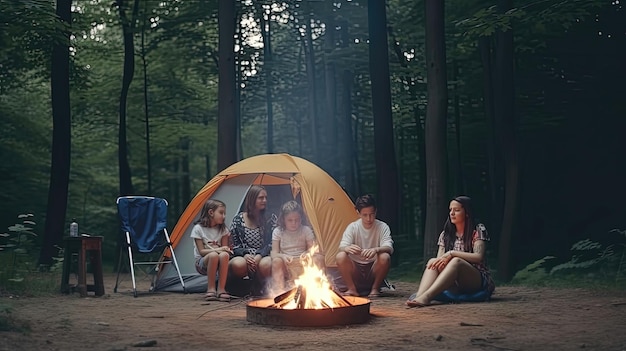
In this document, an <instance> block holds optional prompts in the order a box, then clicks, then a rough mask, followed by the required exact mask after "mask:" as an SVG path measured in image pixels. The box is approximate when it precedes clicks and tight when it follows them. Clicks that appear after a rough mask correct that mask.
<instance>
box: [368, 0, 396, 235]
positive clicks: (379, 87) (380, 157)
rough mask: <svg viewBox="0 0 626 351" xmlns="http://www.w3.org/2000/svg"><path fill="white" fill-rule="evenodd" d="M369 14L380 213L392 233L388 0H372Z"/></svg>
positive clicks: (393, 193)
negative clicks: (386, 0)
mask: <svg viewBox="0 0 626 351" xmlns="http://www.w3.org/2000/svg"><path fill="white" fill-rule="evenodd" d="M367 14H368V16H367V18H368V24H369V36H370V47H369V65H370V69H369V71H370V76H371V79H372V84H371V86H372V113H373V115H374V149H375V150H376V152H375V159H376V170H377V173H378V174H377V187H378V203H379V206H378V208H379V209H378V216H379V218H381V219H382V220H383V221H385V222H387V224H388V225H389V227H390V228H391V230H392V232H393V231H394V230H397V229H398V222H399V221H398V213H399V212H400V193H399V190H398V179H399V177H398V165H397V163H396V152H395V147H394V140H395V138H394V135H393V116H392V114H391V85H390V82H389V54H388V53H389V47H388V44H387V15H386V8H385V1H379V0H369V1H368V9H367Z"/></svg>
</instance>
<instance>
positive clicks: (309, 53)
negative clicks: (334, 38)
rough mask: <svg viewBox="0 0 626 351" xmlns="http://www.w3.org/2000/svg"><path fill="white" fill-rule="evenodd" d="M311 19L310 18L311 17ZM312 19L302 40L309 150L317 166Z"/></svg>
mask: <svg viewBox="0 0 626 351" xmlns="http://www.w3.org/2000/svg"><path fill="white" fill-rule="evenodd" d="M311 17H312V16H311ZM312 23H313V18H308V21H307V24H306V38H305V39H304V40H303V45H304V57H305V60H306V76H307V83H308V84H307V92H308V94H307V95H308V100H309V101H308V110H309V123H310V127H311V129H310V131H311V141H312V143H311V148H312V149H313V154H314V156H313V160H314V163H317V164H319V162H320V160H321V159H322V157H321V155H320V151H319V130H318V124H317V109H316V106H317V92H316V88H315V87H316V82H315V49H313V33H312V30H311V25H312Z"/></svg>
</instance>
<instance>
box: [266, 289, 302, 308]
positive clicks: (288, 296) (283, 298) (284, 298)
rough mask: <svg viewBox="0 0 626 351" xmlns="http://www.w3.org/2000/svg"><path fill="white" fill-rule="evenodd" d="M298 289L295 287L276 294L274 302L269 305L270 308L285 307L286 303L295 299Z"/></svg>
mask: <svg viewBox="0 0 626 351" xmlns="http://www.w3.org/2000/svg"><path fill="white" fill-rule="evenodd" d="M297 291H298V288H293V289H290V290H287V291H285V292H284V293H282V294H280V295H278V296H276V297H275V298H274V303H273V304H271V305H269V306H267V307H268V308H283V307H284V306H285V305H286V304H288V303H290V302H291V301H293V299H294V298H295V297H296V293H297Z"/></svg>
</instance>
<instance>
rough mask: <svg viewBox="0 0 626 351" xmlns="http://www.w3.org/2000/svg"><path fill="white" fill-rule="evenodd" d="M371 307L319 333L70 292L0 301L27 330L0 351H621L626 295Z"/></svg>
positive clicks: (561, 292) (230, 311)
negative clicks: (362, 318)
mask: <svg viewBox="0 0 626 351" xmlns="http://www.w3.org/2000/svg"><path fill="white" fill-rule="evenodd" d="M393 283H394V284H395V286H396V290H395V291H390V292H387V293H386V294H385V296H383V297H380V298H376V299H373V300H371V304H370V318H369V320H368V321H367V322H365V323H363V324H353V325H347V326H333V327H324V328H298V327H277V326H267V325H258V324H254V323H251V322H248V321H247V320H246V306H247V302H249V301H247V300H245V299H243V300H238V301H237V302H230V303H229V302H210V303H209V302H205V301H204V300H203V294H181V293H162V292H157V293H143V294H140V295H139V297H137V298H134V297H133V295H132V292H131V289H130V286H131V284H130V280H125V281H124V282H123V283H122V285H121V287H120V288H119V290H118V292H117V293H113V286H114V284H115V276H107V277H106V278H105V288H106V293H105V295H104V296H102V297H93V296H89V297H85V298H81V297H80V296H79V295H78V294H77V293H75V294H71V295H63V294H59V295H55V296H49V297H19V296H5V297H1V298H0V299H1V301H0V303H1V304H3V305H9V306H11V307H12V312H11V318H13V319H14V320H15V321H16V322H19V323H26V324H27V325H29V326H30V331H29V332H26V333H20V332H0V350H11V351H12V350H110V351H111V350H137V349H139V350H141V349H145V348H148V349H152V350H246V349H254V350H262V349H268V350H269V349H296V348H298V349H304V350H336V349H341V350H386V349H397V350H626V330H625V329H626V293H624V292H611V293H599V292H597V291H590V290H582V289H576V290H572V289H548V288H541V289H537V288H526V287H498V288H497V289H496V293H495V294H494V296H493V300H492V301H490V302H486V303H464V304H446V305H437V306H430V307H426V308H415V309H409V308H407V307H406V306H405V304H404V302H405V301H406V298H407V297H408V296H409V295H410V294H411V293H412V292H413V290H414V289H415V288H416V286H415V284H409V283H403V282H393Z"/></svg>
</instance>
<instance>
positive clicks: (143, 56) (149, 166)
mask: <svg viewBox="0 0 626 351" xmlns="http://www.w3.org/2000/svg"><path fill="white" fill-rule="evenodd" d="M147 3H148V2H147V1H145V2H144V3H143V4H144V6H143V21H142V26H141V67H142V68H143V106H144V112H145V118H146V174H147V176H148V194H152V162H151V161H152V158H151V157H150V114H149V113H148V112H149V111H148V63H147V62H146V17H147V14H146V12H147Z"/></svg>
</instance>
